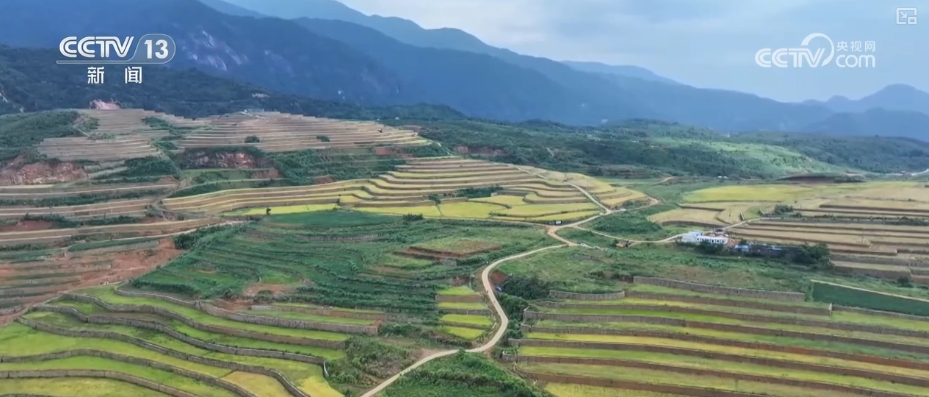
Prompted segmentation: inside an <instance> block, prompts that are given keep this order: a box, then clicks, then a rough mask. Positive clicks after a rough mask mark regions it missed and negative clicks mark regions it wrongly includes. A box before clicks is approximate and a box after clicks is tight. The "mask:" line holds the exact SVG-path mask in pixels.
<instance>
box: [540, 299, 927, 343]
mask: <svg viewBox="0 0 929 397" xmlns="http://www.w3.org/2000/svg"><path fill="white" fill-rule="evenodd" d="M599 308H604V309H606V308H610V306H609V305H599ZM614 308H616V309H623V310H634V311H650V312H668V313H687V314H696V315H702V316H713V317H719V318H728V319H733V320H740V321H750V322H757V323H771V324H784V325H797V326H803V327H815V328H825V329H834V330H842V331H855V332H868V333H872V334H881V335H896V336H906V337H913V338H929V331H919V330H910V329H902V328H890V327H881V326H875V325H864V324H851V323H839V322H831V321H819V320H806V319H800V318H790V317H776V316H764V315H758V314H743V313H728V312H723V311H717V310H705V309H698V308H692V307H676V306H665V305H622V306H618V305H617V306H615V307H614ZM629 317H637V316H624V315H590V314H561V313H543V312H533V311H526V312H525V313H524V318H526V319H552V320H559V321H579V322H585V323H591V322H617V321H629ZM679 321H682V322H684V324H692V323H694V322H692V321H689V320H679ZM698 323H699V322H698Z"/></svg>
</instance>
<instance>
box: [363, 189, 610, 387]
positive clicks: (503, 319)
mask: <svg viewBox="0 0 929 397" xmlns="http://www.w3.org/2000/svg"><path fill="white" fill-rule="evenodd" d="M569 185H571V186H573V187H574V188H575V189H577V190H579V191H580V192H581V193H583V194H584V195H585V196H587V198H588V199H590V201H593V202H594V203H595V204H597V206H598V207H600V208H601V209H602V210H603V212H602V213H600V214H597V215H594V216H592V217H590V218H587V219H584V220H580V221H577V222H574V223H571V224H567V225H560V226H548V227H546V229H547V233H548V235H549V236H551V237H552V238H554V239H556V240H558V241H560V242H562V243H563V244H559V245H550V246H548V247H543V248H539V249H535V250H532V251H526V252H522V253H519V254H515V255H510V256H508V257H505V258H502V259H498V260H496V261H494V262H493V263H491V264H489V265H487V266H486V267H484V270H483V271H482V272H481V284H482V285H483V286H484V293H485V294H486V295H487V299H488V300H489V301H490V304H491V306H492V309H493V311H494V314H495V316H496V317H497V319H498V320H499V324H497V330H496V331H495V332H494V335H493V337H491V338H490V340H488V341H487V342H486V343H484V344H483V345H481V346H479V347H475V348H473V349H468V350H465V351H467V352H468V353H484V352H486V351H488V350H490V349H493V348H494V346H496V345H497V343H500V339H503V335H504V334H506V330H507V328H508V327H509V325H510V319H509V318H507V316H506V312H505V311H503V307H502V306H500V301H498V300H497V295H496V294H495V293H494V292H495V289H494V285H493V283H492V282H491V281H490V274H491V272H493V270H494V269H495V268H496V267H497V266H499V265H500V264H502V263H504V262H507V261H511V260H515V259H520V258H524V257H527V256H529V255H532V254H536V253H539V252H542V251H547V250H550V249H554V248H561V247H564V246H569V247H574V246H577V245H578V244H577V243H575V242H573V241H571V240H568V239H566V238H564V237H561V236H559V235H557V234H555V233H556V232H557V231H558V230H561V229H562V228H565V227H576V226H577V225H581V224H584V223H587V222H590V221H592V220H594V219H597V218H599V217H601V216H603V215H608V214H611V213H613V211H612V210H611V209H609V208H608V207H607V206H605V205H603V203H601V202H600V201H598V200H597V199H596V198H594V196H593V195H591V194H590V193H589V192H587V191H586V190H584V189H583V188H581V187H580V186H577V185H574V184H570V183H569ZM458 352H459V350H444V351H440V352H436V353H433V354H430V355H428V356H426V357H423V358H422V359H420V360H419V361H417V362H415V363H413V365H410V366H409V367H406V368H404V369H403V370H402V371H400V372H398V373H397V374H396V375H394V376H391V377H390V378H388V379H387V380H385V381H383V382H381V384H379V385H377V386H375V387H374V388H373V389H371V390H368V391H367V392H366V393H365V394H362V395H361V397H374V396H376V395H377V394H378V393H380V392H381V391H383V390H384V389H386V388H387V387H388V386H390V385H392V384H393V383H394V382H396V381H397V380H398V379H400V377H401V376H403V375H404V374H406V373H408V372H410V371H412V370H414V369H416V368H419V367H421V366H423V365H425V364H426V363H428V362H430V361H432V360H435V359H437V358H442V357H448V356H451V355H453V354H455V353H458Z"/></svg>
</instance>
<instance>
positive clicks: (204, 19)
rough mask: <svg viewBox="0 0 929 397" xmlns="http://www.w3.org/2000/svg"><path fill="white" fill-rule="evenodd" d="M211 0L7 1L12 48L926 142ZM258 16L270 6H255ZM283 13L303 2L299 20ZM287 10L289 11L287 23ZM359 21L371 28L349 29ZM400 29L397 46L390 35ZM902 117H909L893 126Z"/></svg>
mask: <svg viewBox="0 0 929 397" xmlns="http://www.w3.org/2000/svg"><path fill="white" fill-rule="evenodd" d="M203 1H204V2H205V3H209V4H212V6H207V5H205V4H204V3H201V2H198V1H195V0H159V1H154V2H131V3H127V2H125V1H119V0H70V1H66V0H46V1H43V2H34V1H26V0H4V1H3V2H2V3H0V9H2V10H0V11H2V12H0V42H4V43H8V44H11V45H14V46H33V47H45V48H55V47H56V46H57V45H58V42H59V41H60V40H61V38H62V37H65V36H69V35H73V34H75V33H74V32H79V33H81V34H88V35H92V34H104V35H114V34H115V35H141V34H144V33H148V32H153V31H156V32H164V33H167V34H170V35H171V36H172V37H174V38H175V40H176V41H177V42H178V45H179V48H180V49H181V52H180V53H179V55H178V56H177V57H176V58H175V59H174V60H173V61H172V63H171V67H177V68H188V67H193V68H197V69H199V70H202V71H206V72H208V73H210V74H213V75H216V76H221V77H229V78H233V79H237V80H240V81H246V82H249V83H253V84H256V85H259V86H262V87H266V88H268V89H271V90H274V91H278V92H283V93H290V94H296V95H302V96H308V97H313V98H319V99H323V100H337V101H344V102H347V103H357V104H362V105H378V106H390V105H408V104H415V103H434V104H444V105H449V106H453V107H454V108H456V109H457V110H459V111H461V112H463V113H465V114H467V115H468V116H472V117H482V118H488V119H495V120H504V121H522V120H530V119H538V120H551V121H555V122H559V123H565V124H571V125H599V124H602V123H604V122H615V121H619V120H623V119H632V118H646V119H658V120H665V121H671V122H678V123H683V124H689V125H698V126H705V127H709V128H713V129H716V130H720V131H732V132H739V131H757V130H767V131H797V132H802V131H813V132H833V131H834V132H838V133H843V132H842V131H843V130H846V129H847V130H849V131H852V132H854V134H860V135H885V134H895V135H900V134H906V135H900V136H908V137H912V138H919V139H927V138H926V134H925V133H924V131H925V128H926V124H924V123H923V120H922V118H921V117H919V116H918V115H915V116H914V115H908V114H906V112H901V111H900V110H887V112H878V113H873V112H872V113H863V112H858V113H852V114H848V115H843V114H841V113H839V112H837V111H836V110H834V109H832V108H830V105H828V104H825V103H804V104H798V103H783V102H777V101H774V100H771V99H767V98H761V97H758V96H756V95H751V94H745V93H740V92H734V91H725V90H710V89H701V88H696V87H691V86H688V85H684V84H677V83H673V82H671V83H669V82H667V81H664V80H662V78H660V76H654V75H649V74H648V73H650V72H648V71H645V70H644V69H641V70H640V69H637V68H634V67H615V66H609V65H589V64H585V66H582V67H588V68H590V67H597V68H601V69H598V70H600V71H599V72H596V73H591V72H587V71H582V70H577V69H576V68H577V67H578V66H577V64H574V66H569V64H565V63H562V62H557V61H553V60H550V59H546V58H539V57H532V56H526V55H520V54H517V53H515V52H512V51H509V50H506V49H500V48H495V47H492V46H489V45H487V44H484V43H483V42H481V41H480V40H478V39H477V38H475V37H474V36H471V35H468V34H467V33H465V32H462V31H459V30H455V29H438V30H426V29H422V28H421V27H419V26H418V25H416V24H415V23H413V22H411V21H407V20H404V19H400V18H385V17H368V16H365V15H364V14H362V13H359V12H357V11H355V10H352V9H351V8H348V7H346V6H344V5H342V4H341V3H337V2H334V1H331V0H306V1H303V0H301V1H300V2H296V3H295V2H289V3H288V2H283V1H282V0H264V1H261V2H259V1H258V0H232V1H234V2H235V3H236V4H229V3H226V2H223V1H222V0H203ZM246 3H247V4H246ZM249 4H251V5H253V6H256V7H258V6H261V7H264V8H259V9H257V10H256V9H248V8H245V7H243V5H249ZM282 4H285V5H286V4H290V5H294V4H297V5H299V9H297V8H287V7H283V6H281V5H282ZM275 6H280V7H278V9H277V11H275V9H274V7H275ZM314 7H315V8H314ZM219 10H224V11H222V12H220V11H219ZM314 10H315V11H314ZM264 11H272V12H276V13H278V14H279V15H282V16H285V17H290V16H294V15H299V14H304V13H310V12H312V13H313V15H322V16H329V18H323V19H318V18H316V19H309V18H299V19H294V20H283V19H280V18H276V17H261V18H259V17H258V16H261V15H264V14H265V12H264ZM74 15H81V18H74V17H73V16H74ZM236 15H239V16H236ZM340 18H344V19H340ZM353 18H354V19H355V20H362V21H363V22H364V23H354V22H351V21H346V20H345V19H353ZM359 18H360V19H359ZM378 24H381V25H378ZM374 25H377V26H381V28H380V29H379V28H375V27H371V26H374ZM384 26H387V27H384ZM399 27H402V29H401V28H399ZM388 28H389V29H388ZM390 29H393V30H391V31H392V32H394V33H393V34H390V33H385V30H390ZM404 29H405V30H404ZM423 32H426V33H423ZM404 35H406V36H404ZM443 35H447V36H448V37H450V39H446V38H443V37H445V36H443ZM397 36H401V37H405V39H401V38H398V37H397ZM409 41H415V42H416V43H418V44H411V43H410V42H409ZM429 43H432V44H435V45H429ZM474 46H477V47H475V48H472V47H474ZM449 47H454V48H449ZM604 67H605V68H606V69H602V68H604ZM620 71H625V72H628V73H638V74H639V77H629V76H627V75H622V74H620V73H619V72H620ZM897 112H901V114H899V115H897V116H899V117H896V118H894V116H895V115H896V113H897ZM888 119H893V120H896V121H895V122H894V128H887V127H886V122H885V121H884V120H888Z"/></svg>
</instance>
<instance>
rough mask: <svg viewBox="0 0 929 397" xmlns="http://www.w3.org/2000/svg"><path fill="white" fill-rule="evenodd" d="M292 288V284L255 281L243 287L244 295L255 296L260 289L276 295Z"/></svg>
mask: <svg viewBox="0 0 929 397" xmlns="http://www.w3.org/2000/svg"><path fill="white" fill-rule="evenodd" d="M293 289H294V286H293V285H292V284H267V283H255V284H252V285H249V286H248V287H247V288H245V295H246V296H255V295H258V293H259V292H261V291H271V294H272V295H274V296H277V295H281V294H285V293H288V292H290V291H293Z"/></svg>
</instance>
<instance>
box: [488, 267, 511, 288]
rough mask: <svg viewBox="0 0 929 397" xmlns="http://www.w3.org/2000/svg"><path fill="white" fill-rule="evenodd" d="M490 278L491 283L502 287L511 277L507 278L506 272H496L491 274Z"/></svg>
mask: <svg viewBox="0 0 929 397" xmlns="http://www.w3.org/2000/svg"><path fill="white" fill-rule="evenodd" d="M489 278H490V282H491V283H492V284H493V285H502V284H503V283H504V282H505V281H506V279H507V278H509V276H507V275H506V273H504V272H501V271H499V270H494V271H492V272H490V277H489Z"/></svg>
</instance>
